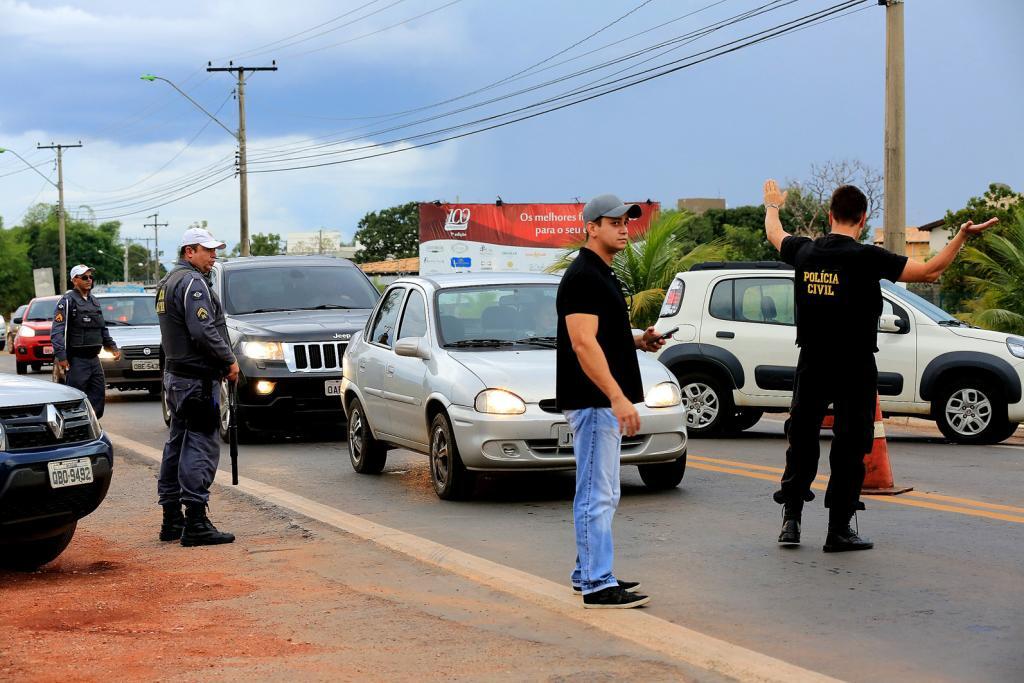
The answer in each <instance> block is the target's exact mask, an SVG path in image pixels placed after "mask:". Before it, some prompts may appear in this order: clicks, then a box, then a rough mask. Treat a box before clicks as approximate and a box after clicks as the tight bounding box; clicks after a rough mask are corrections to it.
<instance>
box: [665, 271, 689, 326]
mask: <svg viewBox="0 0 1024 683" xmlns="http://www.w3.org/2000/svg"><path fill="white" fill-rule="evenodd" d="M684 289H685V286H684V285H683V281H682V280H680V279H679V278H676V279H675V280H672V284H671V285H669V288H668V291H667V292H665V302H664V303H663V304H662V305H661V313H660V314H659V317H661V318H670V317H672V316H673V315H675V314H677V313H679V307H680V306H682V305H683V290H684Z"/></svg>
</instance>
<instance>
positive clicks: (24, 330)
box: [18, 327, 36, 337]
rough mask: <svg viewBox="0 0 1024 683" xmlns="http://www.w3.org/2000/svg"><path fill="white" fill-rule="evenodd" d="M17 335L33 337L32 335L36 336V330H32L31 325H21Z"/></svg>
mask: <svg viewBox="0 0 1024 683" xmlns="http://www.w3.org/2000/svg"><path fill="white" fill-rule="evenodd" d="M18 336H19V337H34V336H36V331H35V330H33V329H32V328H31V327H22V328H21V329H20V330H18Z"/></svg>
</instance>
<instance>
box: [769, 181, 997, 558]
mask: <svg viewBox="0 0 1024 683" xmlns="http://www.w3.org/2000/svg"><path fill="white" fill-rule="evenodd" d="M785 201H786V193H785V192H781V191H779V188H778V185H777V184H776V183H775V181H774V180H768V181H767V182H765V184H764V204H765V221H764V225H765V232H766V233H767V236H768V241H769V242H771V243H772V245H773V246H774V247H775V248H776V249H778V250H779V252H780V255H781V258H782V260H783V261H785V262H786V263H788V264H790V265H792V266H793V267H794V268H795V269H796V272H795V277H794V286H795V300H796V343H797V344H798V345H799V346H800V358H799V360H798V361H797V368H796V378H795V386H794V389H793V402H792V405H791V407H790V418H789V420H788V421H787V422H786V434H787V436H788V439H789V449H788V450H787V451H786V469H785V472H784V473H783V475H782V488H781V490H780V491H778V492H777V493H776V494H775V500H776V502H778V503H780V504H781V505H783V523H782V533H781V534H780V536H779V543H782V544H784V545H797V544H799V543H800V520H801V512H802V510H803V504H804V502H805V501H807V500H811V499H813V497H814V496H813V494H812V493H811V483H812V482H813V481H814V478H815V476H817V471H818V457H819V446H818V435H819V431H820V428H821V422H822V419H823V418H824V416H825V412H826V410H827V409H828V406H829V404H832V406H833V410H834V413H835V424H834V427H833V434H834V436H833V439H832V450H831V452H830V453H829V464H830V467H831V471H832V473H831V476H830V477H829V482H828V488H827V490H826V492H825V507H826V508H828V511H829V513H828V534H827V535H826V538H825V545H824V548H823V550H824V551H825V552H841V551H846V550H867V549H870V548H872V547H874V544H872V543H871V542H870V541H868V540H866V539H862V538H861V537H860V536H859V535H858V533H857V532H855V531H854V530H853V529H852V528H851V526H850V522H851V521H852V519H853V516H854V515H855V514H856V512H857V510H862V509H864V508H863V504H862V503H861V502H860V489H861V485H862V484H863V483H864V456H865V455H866V454H867V453H869V452H870V451H871V446H872V440H873V438H874V418H875V400H876V392H877V383H878V370H877V368H876V366H875V352H876V351H878V347H877V346H876V335H877V330H878V317H879V316H880V315H881V314H882V292H881V287H880V285H879V281H880V280H883V279H886V280H891V281H893V282H895V281H897V280H899V281H901V282H935V281H936V280H938V279H939V276H940V275H942V273H943V271H944V270H945V269H946V268H947V267H948V266H949V264H950V263H952V262H953V259H954V258H956V255H957V253H958V252H959V251H960V249H961V248H962V247H963V245H964V242H965V241H966V240H967V239H968V237H969V236H971V235H975V234H978V233H980V232H981V231H983V230H985V229H986V228H988V227H990V226H991V225H994V224H995V223H996V222H997V219H995V218H992V219H990V220H988V221H987V222H985V223H983V224H981V225H974V224H973V223H972V222H970V221H969V222H967V223H964V224H963V225H962V226H960V231H959V232H958V233H957V235H956V236H955V237H954V238H953V239H952V240H950V242H949V244H947V245H946V246H945V247H944V248H943V249H942V250H941V251H940V252H939V253H938V254H936V255H935V256H934V257H933V258H931V259H930V260H928V261H927V262H922V261H917V260H914V259H908V258H907V257H906V256H899V255H897V254H893V253H891V252H888V251H886V250H885V249H882V248H880V247H876V246H874V245H871V244H864V243H862V242H860V241H859V239H860V234H861V232H862V231H863V229H864V224H865V222H866V221H867V209H868V202H867V198H866V197H865V196H864V193H863V192H861V191H860V190H859V189H857V188H856V187H854V186H852V185H843V186H842V187H840V188H838V189H836V191H835V192H834V193H833V194H832V199H831V202H830V205H829V213H828V220H829V225H830V226H831V231H830V232H829V234H827V235H825V236H824V237H819V238H818V239H816V240H811V239H809V238H807V237H798V236H794V235H790V234H788V233H787V232H786V231H785V230H783V228H782V222H781V221H780V219H779V209H781V208H782V206H783V204H785Z"/></svg>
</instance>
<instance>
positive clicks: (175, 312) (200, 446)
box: [156, 228, 238, 546]
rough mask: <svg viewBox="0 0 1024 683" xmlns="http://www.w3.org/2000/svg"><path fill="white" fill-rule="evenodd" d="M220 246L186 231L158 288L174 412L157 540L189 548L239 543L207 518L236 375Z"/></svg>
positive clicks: (194, 230) (168, 390)
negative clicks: (220, 286) (228, 386)
mask: <svg viewBox="0 0 1024 683" xmlns="http://www.w3.org/2000/svg"><path fill="white" fill-rule="evenodd" d="M223 247H224V244H223V242H219V241H217V240H215V239H214V238H213V236H212V235H211V234H210V233H209V232H208V231H206V230H203V229H199V228H190V229H189V230H187V231H185V234H184V236H183V237H182V244H181V247H180V249H179V255H180V257H181V258H180V259H179V260H178V261H177V262H176V263H175V264H174V268H173V269H172V270H171V272H170V273H168V274H167V276H166V277H164V279H163V280H161V281H160V284H159V285H158V287H157V295H156V312H157V317H158V318H159V320H160V338H161V343H162V344H163V350H164V356H165V358H166V363H165V371H164V381H163V389H164V396H165V399H166V401H167V406H168V408H169V409H170V413H171V425H170V434H169V435H168V438H167V443H165V444H164V452H163V460H162V462H161V465H160V477H159V480H158V482H157V493H158V499H159V503H160V505H161V506H162V507H163V511H164V519H163V525H162V526H161V529H160V540H162V541H173V540H179V539H180V540H181V544H182V545H184V546H196V545H216V544H220V543H231V542H232V541H234V540H235V537H234V536H233V535H232V534H229V533H225V532H221V531H218V530H217V528H216V527H215V526H214V525H213V523H212V522H210V520H209V519H208V518H207V516H206V507H207V504H208V502H209V499H210V486H211V485H212V484H213V479H214V476H215V475H216V473H217V465H218V463H219V461H220V443H219V441H218V439H217V427H218V424H219V420H220V408H219V406H218V398H219V391H218V389H219V387H220V382H221V381H222V380H227V381H232V382H233V381H234V380H235V379H236V378H237V377H238V363H237V362H236V361H235V356H234V354H233V353H232V352H231V346H230V344H229V343H228V332H227V323H226V322H225V320H224V312H223V309H222V307H221V303H220V301H219V299H218V298H217V296H216V294H215V293H214V291H213V290H212V289H211V288H210V282H209V274H210V271H211V270H212V268H213V263H214V261H215V260H216V258H217V257H216V250H217V249H221V248H223ZM182 504H184V505H185V515H184V516H182V511H181V506H182Z"/></svg>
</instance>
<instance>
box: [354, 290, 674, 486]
mask: <svg viewBox="0 0 1024 683" xmlns="http://www.w3.org/2000/svg"><path fill="white" fill-rule="evenodd" d="M558 282H559V278H557V277H555V276H551V275H523V274H508V273H504V274H501V275H490V274H459V275H451V276H431V277H410V278H403V279H400V280H397V281H396V282H394V283H393V284H392V285H391V286H390V287H389V288H388V289H387V291H386V292H385V293H384V296H382V297H381V299H380V302H379V303H378V305H377V308H376V309H375V310H374V312H373V314H372V315H371V316H370V320H369V322H368V323H367V325H366V328H365V329H364V330H363V331H362V332H361V333H357V334H356V335H355V336H353V338H352V341H351V342H350V343H349V345H348V349H347V350H346V352H345V356H344V359H343V368H342V372H343V375H344V377H343V379H342V386H341V395H342V401H343V405H344V408H345V413H346V415H347V417H348V425H349V454H350V459H351V462H352V467H353V468H354V469H355V470H356V471H357V472H360V473H377V472H380V471H381V470H382V469H383V467H384V463H385V460H386V458H387V450H388V449H389V448H396V447H401V448H408V449H411V450H414V451H418V452H421V453H425V454H427V455H428V456H429V458H430V475H431V480H432V482H433V485H434V490H435V491H436V493H437V495H438V496H439V497H441V498H443V499H457V498H463V497H465V496H467V495H468V494H469V492H470V490H471V488H472V482H473V477H474V474H475V473H476V472H499V471H506V470H523V469H535V470H536V469H548V470H551V469H572V468H574V467H575V460H574V457H573V451H572V443H573V435H572V432H571V430H570V429H569V425H568V424H567V423H566V420H565V417H564V416H563V415H562V413H561V412H560V411H559V410H557V408H556V407H555V337H556V324H557V316H556V313H555V294H556V293H557V290H558ZM638 355H639V361H640V372H641V375H642V378H643V385H644V391H645V394H646V398H645V402H644V404H643V405H641V406H639V407H638V410H639V412H640V425H641V426H640V433H639V434H637V435H636V436H633V437H624V438H623V442H622V462H623V463H624V464H630V465H638V466H639V469H640V476H641V477H642V478H643V480H644V483H645V484H647V486H649V487H651V488H672V487H675V486H677V485H678V484H679V482H680V481H682V478H683V473H684V471H685V467H686V427H685V424H686V415H685V410H684V408H683V406H682V405H681V400H680V392H679V386H678V384H677V383H676V380H675V378H674V377H673V376H672V374H671V373H669V372H668V370H667V369H666V368H665V367H664V366H663V365H662V364H661V363H658V362H657V361H656V360H653V359H652V358H648V357H646V356H645V355H644V354H643V353H640V352H638Z"/></svg>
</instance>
